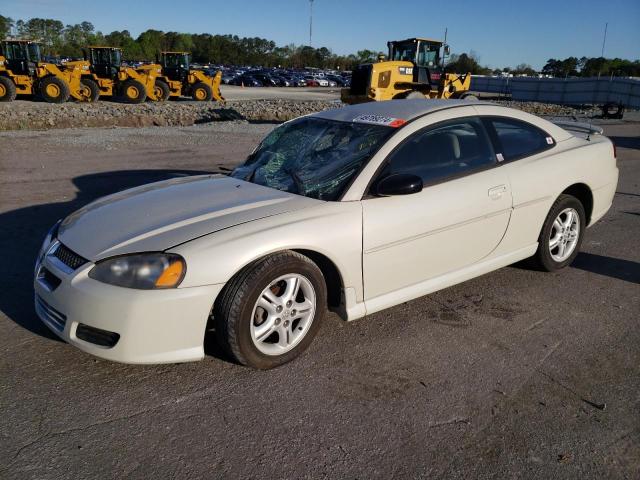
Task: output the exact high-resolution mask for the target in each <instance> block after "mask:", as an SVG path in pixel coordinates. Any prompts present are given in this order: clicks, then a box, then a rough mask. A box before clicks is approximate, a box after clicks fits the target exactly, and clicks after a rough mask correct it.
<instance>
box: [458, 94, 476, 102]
mask: <svg viewBox="0 0 640 480" xmlns="http://www.w3.org/2000/svg"><path fill="white" fill-rule="evenodd" d="M460 98H461V99H462V100H469V101H471V102H477V101H478V100H479V99H478V97H477V96H476V95H474V94H473V93H467V94H466V95H460Z"/></svg>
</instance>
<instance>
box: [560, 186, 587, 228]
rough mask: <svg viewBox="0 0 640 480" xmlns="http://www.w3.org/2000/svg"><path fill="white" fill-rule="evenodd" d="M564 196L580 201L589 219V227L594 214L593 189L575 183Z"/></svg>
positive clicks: (566, 189)
mask: <svg viewBox="0 0 640 480" xmlns="http://www.w3.org/2000/svg"><path fill="white" fill-rule="evenodd" d="M562 194H565V195H571V196H572V197H575V198H577V199H578V200H579V201H580V203H581V204H582V206H583V207H584V213H585V215H586V217H587V225H589V224H590V223H591V214H592V213H593V192H592V191H591V188H589V186H588V185H586V184H584V183H574V184H573V185H570V186H569V187H567V188H565V189H564V190H563V191H562V193H561V195H562Z"/></svg>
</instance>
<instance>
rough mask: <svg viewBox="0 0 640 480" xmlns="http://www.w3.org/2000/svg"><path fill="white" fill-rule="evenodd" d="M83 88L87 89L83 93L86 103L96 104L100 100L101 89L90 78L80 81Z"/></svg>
mask: <svg viewBox="0 0 640 480" xmlns="http://www.w3.org/2000/svg"><path fill="white" fill-rule="evenodd" d="M80 83H81V84H82V87H83V88H84V89H85V92H83V97H84V100H83V101H85V102H96V101H97V100H98V98H100V87H98V84H97V83H96V82H95V80H92V79H90V78H83V79H82V80H80Z"/></svg>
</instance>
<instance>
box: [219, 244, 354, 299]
mask: <svg viewBox="0 0 640 480" xmlns="http://www.w3.org/2000/svg"><path fill="white" fill-rule="evenodd" d="M287 251H289V252H296V253H298V254H300V255H304V256H305V257H307V258H309V259H310V260H311V261H312V262H313V263H314V264H315V265H316V266H317V267H318V268H319V269H320V272H322V276H323V277H324V282H325V286H326V287H327V307H328V308H338V307H340V304H341V302H342V289H343V287H344V280H343V278H342V274H341V273H340V269H339V268H338V266H337V265H336V263H335V262H334V261H333V260H331V259H330V258H329V257H328V256H327V255H325V254H324V253H321V252H319V251H318V250H313V249H310V248H298V247H292V248H279V249H277V250H274V251H270V252H265V253H263V254H262V255H258V256H256V257H254V258H251V259H250V260H248V261H246V262H245V263H244V264H243V265H240V266H238V267H237V268H236V269H235V271H234V272H233V274H231V275H230V276H229V279H228V280H227V281H226V283H227V284H229V283H230V282H231V280H232V279H234V278H235V277H237V276H238V275H241V274H242V273H243V272H244V271H245V270H246V269H247V268H251V266H252V265H253V264H255V263H256V262H259V261H260V260H262V259H264V258H266V257H270V256H272V255H276V254H278V253H282V252H287Z"/></svg>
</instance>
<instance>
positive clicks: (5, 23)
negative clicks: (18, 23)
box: [0, 15, 13, 40]
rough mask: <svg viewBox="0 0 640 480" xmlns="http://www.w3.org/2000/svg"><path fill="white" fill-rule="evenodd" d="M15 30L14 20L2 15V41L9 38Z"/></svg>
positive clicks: (0, 31) (0, 38) (0, 20)
mask: <svg viewBox="0 0 640 480" xmlns="http://www.w3.org/2000/svg"><path fill="white" fill-rule="evenodd" d="M12 28H13V19H12V18H9V17H5V16H3V15H0V40H2V39H3V38H6V37H8V36H9V35H10V34H11V29H12Z"/></svg>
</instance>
